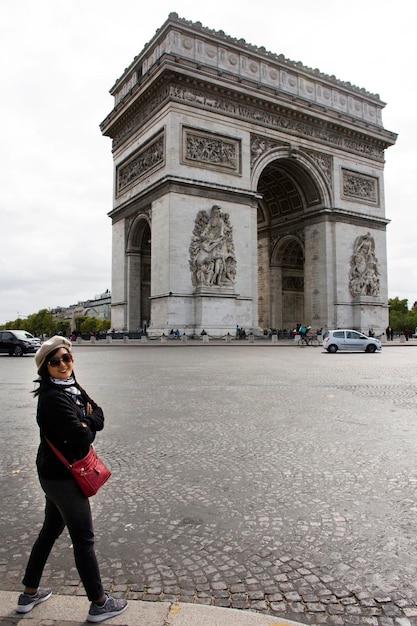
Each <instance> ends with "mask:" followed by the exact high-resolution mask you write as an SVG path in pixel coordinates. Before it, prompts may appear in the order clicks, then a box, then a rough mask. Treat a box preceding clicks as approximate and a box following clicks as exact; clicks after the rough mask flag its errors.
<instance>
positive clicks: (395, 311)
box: [388, 297, 417, 332]
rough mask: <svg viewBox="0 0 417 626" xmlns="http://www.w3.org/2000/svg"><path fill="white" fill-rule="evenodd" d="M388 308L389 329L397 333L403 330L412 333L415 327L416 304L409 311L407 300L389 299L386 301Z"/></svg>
mask: <svg viewBox="0 0 417 626" xmlns="http://www.w3.org/2000/svg"><path fill="white" fill-rule="evenodd" d="M388 304H389V306H390V313H389V323H390V326H391V328H393V329H394V330H396V331H397V332H403V331H404V330H405V329H408V330H411V331H413V332H414V330H415V328H416V327H417V307H416V306H415V305H416V302H415V303H414V304H413V307H412V309H411V310H409V309H408V300H400V299H399V298H398V297H397V298H391V299H390V300H388Z"/></svg>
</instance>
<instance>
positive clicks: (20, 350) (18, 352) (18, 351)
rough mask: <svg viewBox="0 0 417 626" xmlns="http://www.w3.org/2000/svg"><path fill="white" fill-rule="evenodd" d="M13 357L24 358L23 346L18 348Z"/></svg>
mask: <svg viewBox="0 0 417 626" xmlns="http://www.w3.org/2000/svg"><path fill="white" fill-rule="evenodd" d="M13 356H23V350H22V346H16V347H15V349H14V350H13Z"/></svg>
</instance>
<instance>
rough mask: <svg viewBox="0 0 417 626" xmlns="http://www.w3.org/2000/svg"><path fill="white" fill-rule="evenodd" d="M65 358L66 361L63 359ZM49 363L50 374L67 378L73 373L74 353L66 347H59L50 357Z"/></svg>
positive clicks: (54, 376)
mask: <svg viewBox="0 0 417 626" xmlns="http://www.w3.org/2000/svg"><path fill="white" fill-rule="evenodd" d="M63 358H64V359H65V361H63ZM47 365H48V373H49V375H50V376H52V377H53V378H59V379H60V380H65V379H66V378H69V377H70V376H71V375H72V369H73V362H72V354H71V352H68V350H66V349H65V348H59V350H57V351H56V352H55V354H54V355H53V356H52V357H49V359H48V361H47Z"/></svg>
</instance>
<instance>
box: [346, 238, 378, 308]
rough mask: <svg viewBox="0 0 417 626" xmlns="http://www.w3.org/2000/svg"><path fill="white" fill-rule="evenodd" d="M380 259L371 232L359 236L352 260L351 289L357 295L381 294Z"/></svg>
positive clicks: (353, 294)
mask: <svg viewBox="0 0 417 626" xmlns="http://www.w3.org/2000/svg"><path fill="white" fill-rule="evenodd" d="M379 287H380V280H379V271H378V259H377V258H376V256H375V241H374V238H373V237H371V235H370V233H367V234H366V235H362V236H360V237H357V238H356V240H355V243H354V246H353V254H352V257H351V260H350V276H349V290H350V293H351V295H352V296H353V297H355V296H379Z"/></svg>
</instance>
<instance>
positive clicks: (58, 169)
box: [0, 0, 417, 324]
mask: <svg viewBox="0 0 417 626" xmlns="http://www.w3.org/2000/svg"><path fill="white" fill-rule="evenodd" d="M414 6H415V3H414V0H397V1H396V2H393V1H392V0H350V1H349V2H348V3H343V2H339V1H338V0H297V2H288V0H285V1H284V0H274V1H273V2H272V1H269V0H258V2H253V0H250V1H249V0H229V1H228V2H224V0H221V1H220V0H211V1H210V2H206V3H202V2H201V3H200V2H195V0H193V1H191V0H190V1H189V0H178V1H177V2H176V3H172V2H167V1H166V0H159V1H158V2H154V3H149V2H143V1H140V0H118V1H117V2H114V0H0V55H1V57H0V58H1V63H0V73H1V74H0V102H1V109H2V116H1V119H2V131H1V144H0V145H1V149H0V159H1V163H0V234H1V238H0V324H1V323H5V322H7V321H9V320H14V319H16V318H17V317H18V315H20V316H21V317H24V316H27V315H29V314H30V313H35V312H37V311H38V310H39V309H41V308H55V307H57V306H68V305H70V304H74V303H76V302H78V301H80V300H86V299H88V298H91V297H94V296H95V295H96V294H99V293H102V292H104V291H105V290H106V289H111V220H110V218H109V217H108V216H107V213H108V212H109V211H110V210H111V208H112V192H113V164H112V155H111V140H110V139H109V138H107V137H103V136H102V135H101V133H100V129H99V124H100V122H101V121H102V120H103V119H104V118H105V117H106V116H107V114H108V113H109V112H110V111H111V110H112V108H113V98H112V97H111V96H110V94H109V89H110V88H111V87H112V86H113V84H114V82H115V81H116V79H117V78H119V76H120V75H121V74H122V73H123V71H124V69H125V68H126V67H127V66H128V65H130V63H131V61H132V60H133V58H134V56H136V55H137V54H139V53H140V52H141V50H142V49H143V47H144V45H145V44H146V43H147V42H148V41H149V40H150V39H151V38H152V37H153V35H154V34H155V31H156V30H157V29H158V28H159V27H160V26H162V24H163V23H164V22H165V20H166V19H167V17H168V15H169V13H170V12H172V11H175V12H176V13H178V15H179V16H180V17H183V18H185V19H188V20H192V21H193V22H201V23H202V24H203V26H207V27H209V28H212V29H215V30H223V31H224V32H225V33H226V34H228V35H230V36H232V37H236V38H238V39H240V38H243V39H245V40H246V41H247V42H248V43H251V44H254V45H257V46H265V48H266V49H267V50H269V51H271V52H274V53H276V54H283V55H284V56H285V57H287V58H289V59H291V60H293V61H301V62H302V63H303V64H304V65H306V66H308V67H311V68H319V69H320V71H321V72H323V73H326V74H329V75H335V76H336V77H337V78H339V79H340V80H344V81H349V82H351V83H352V84H354V85H357V86H359V87H364V88H365V89H366V90H367V91H370V92H371V93H378V94H379V95H380V97H381V99H382V100H383V101H384V102H386V103H387V106H386V107H385V109H384V111H383V121H384V126H385V128H387V129H388V130H390V131H393V132H395V133H398V134H399V137H398V140H397V143H396V145H395V146H394V147H392V148H389V149H388V150H387V152H386V165H385V192H386V215H387V217H388V218H389V219H390V220H391V224H390V225H389V226H388V235H387V238H388V282H389V297H395V296H399V297H400V298H407V299H408V300H409V305H410V306H411V305H412V304H413V302H414V301H415V300H417V268H416V260H417V246H416V217H415V213H416V200H415V198H416V197H417V196H416V193H415V192H414V191H413V189H414V187H413V184H414V182H415V181H416V174H417V171H416V145H417V115H416V112H415V109H416V96H417V88H416V78H415V77H416V70H415V63H416V60H417V54H416V53H417V43H416V39H417V36H416V28H415V19H414V17H413V16H414Z"/></svg>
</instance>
